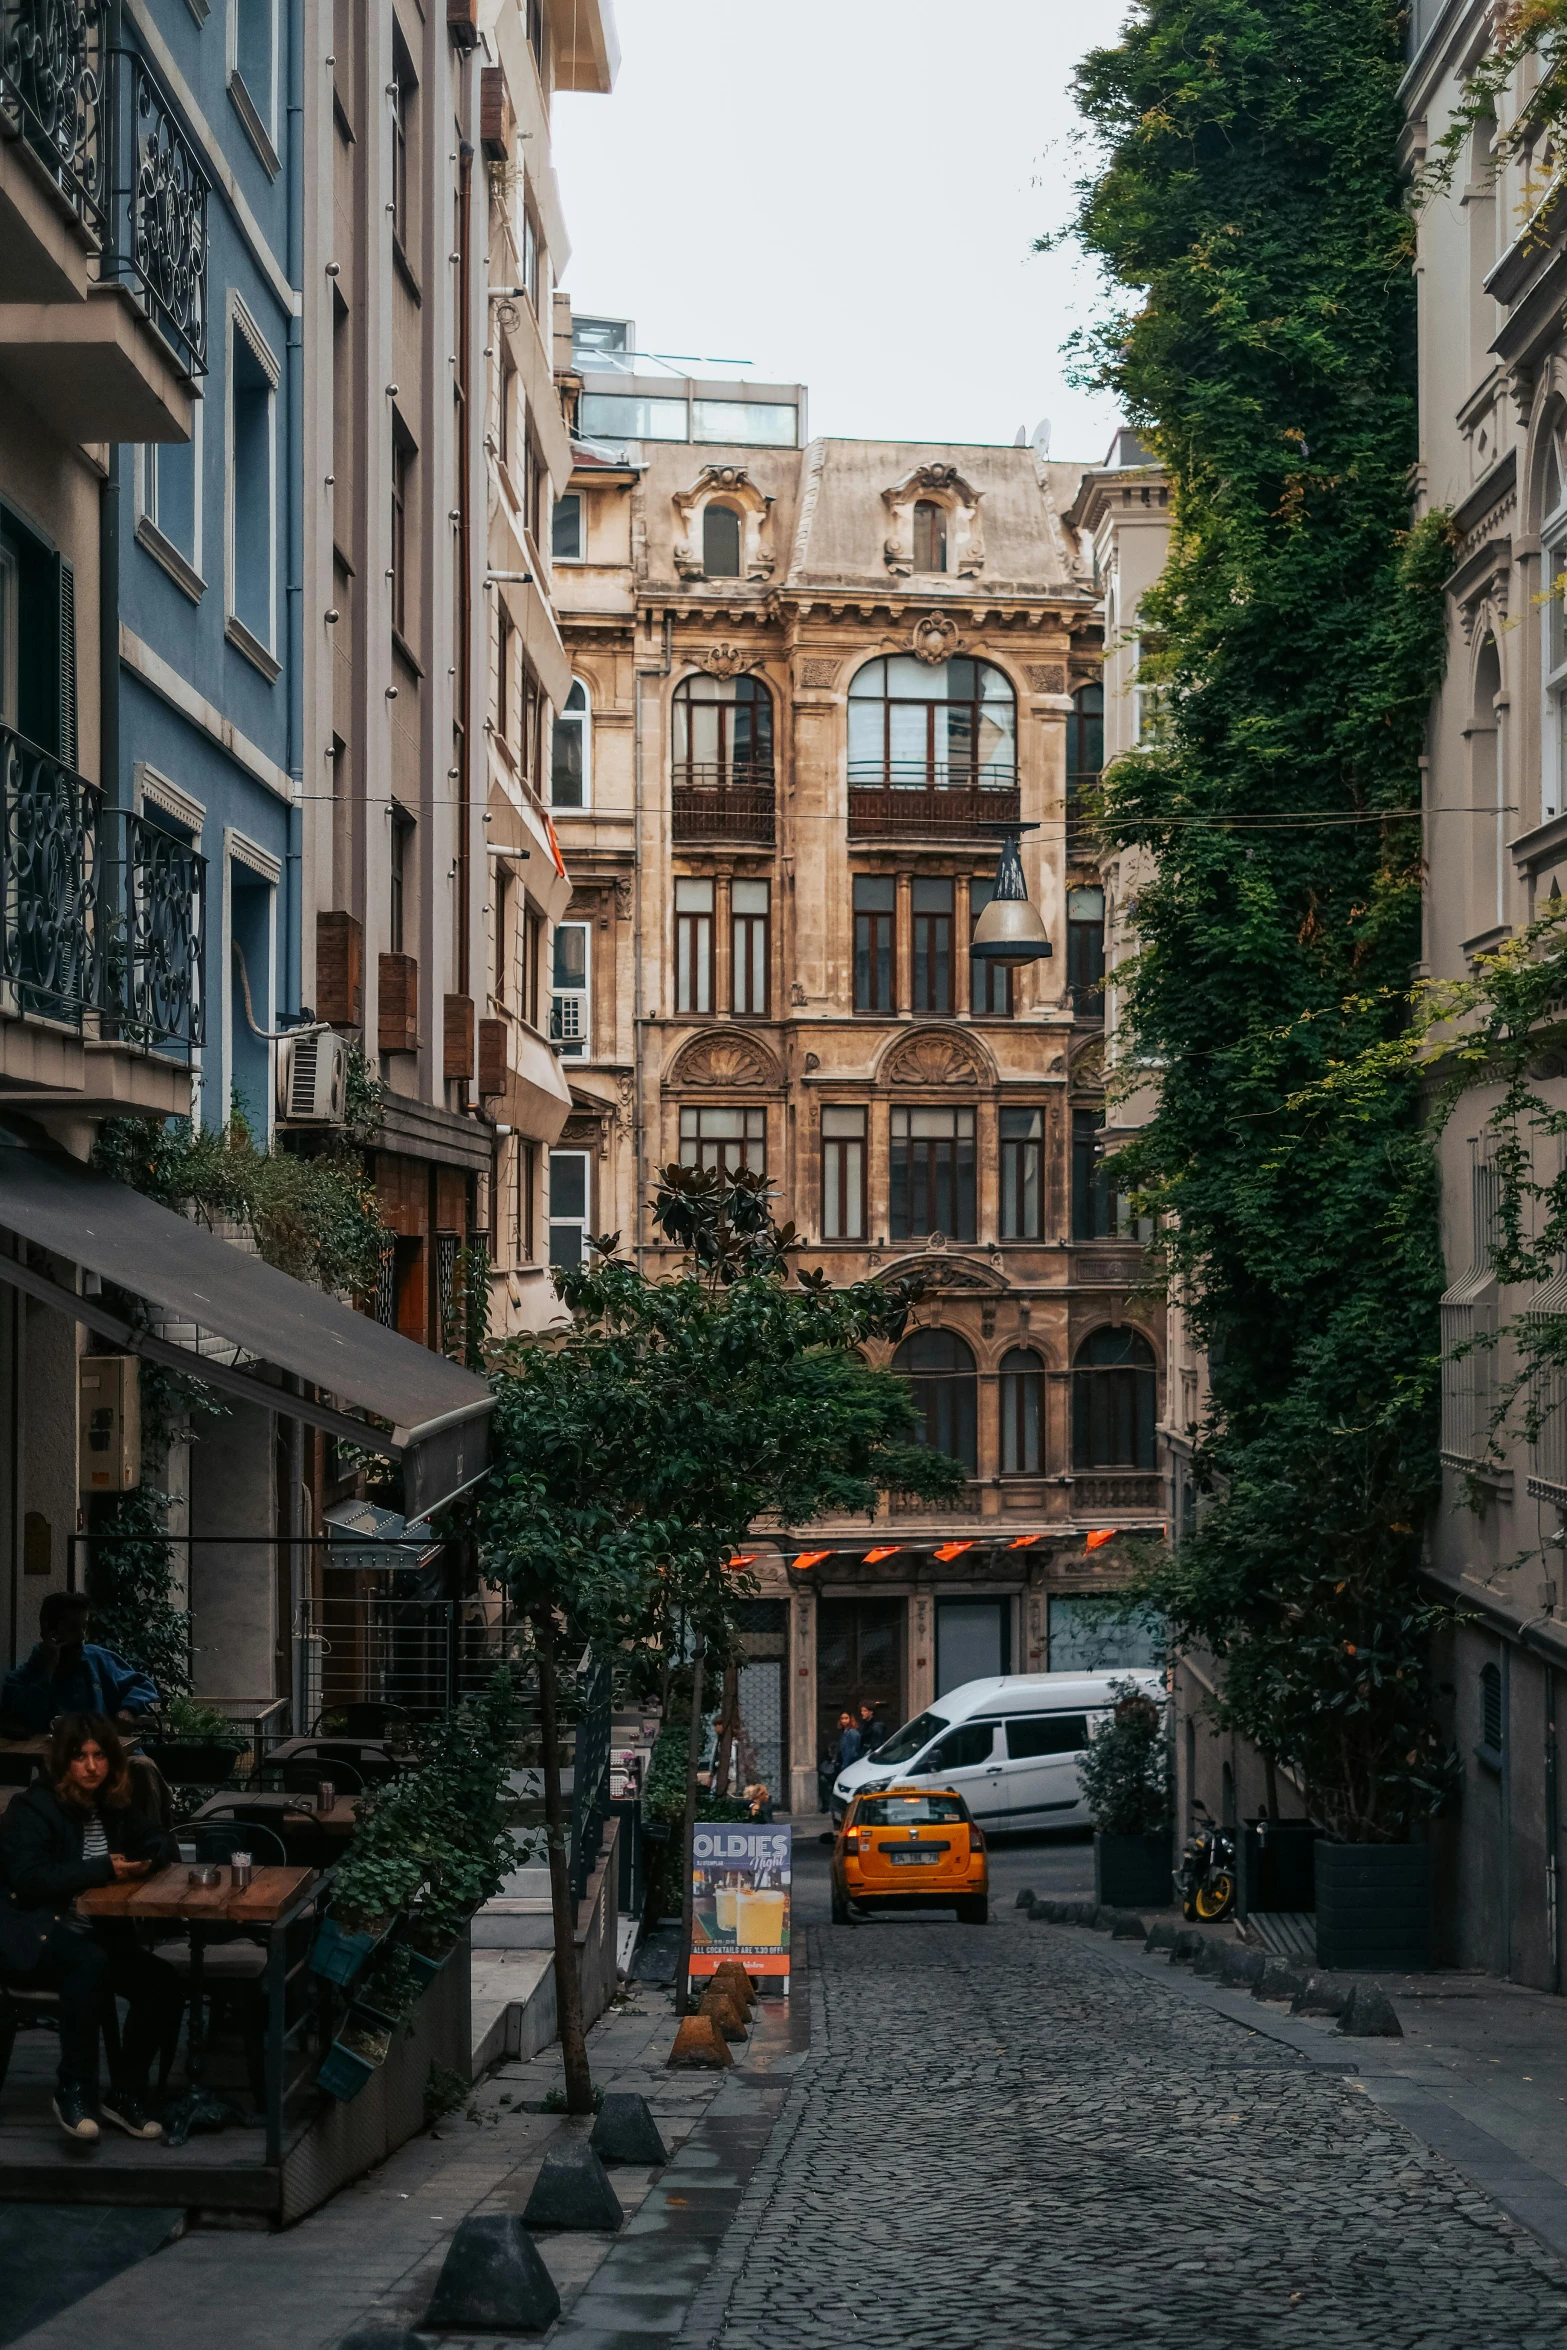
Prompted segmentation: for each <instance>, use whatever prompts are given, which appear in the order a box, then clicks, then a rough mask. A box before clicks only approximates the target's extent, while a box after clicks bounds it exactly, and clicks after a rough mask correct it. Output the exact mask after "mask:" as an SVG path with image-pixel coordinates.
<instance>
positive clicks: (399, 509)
mask: <svg viewBox="0 0 1567 2350" xmlns="http://www.w3.org/2000/svg"><path fill="white" fill-rule="evenodd" d="M418 461H419V449H418V444H417V442H416V441H415V440H414V437H413V435H412V433H411V432H410V431H409V430H408V427H407V425H406V424H405V423H404V422H403V419H402V417H401V416H400V415H399V414H398V412H397V410H396V409H395V408H394V409H393V410H392V453H391V465H390V468H389V478H388V486H389V488H390V492H391V501H392V517H391V519H392V547H391V565H390V569H391V575H392V576H391V590H392V593H391V607H392V633H393V634H394V636H396V637H397V638H398V639H399V641H400V642H401V643H403V644H405V645H407V644H411V642H412V632H411V631H410V628H409V598H408V591H409V583H410V580H411V579H412V576H413V568H412V565H411V564H410V561H409V528H410V510H411V509H414V508H415V501H416V497H417V489H416V483H417V474H416V471H415V468H416V467H417V465H418ZM413 519H414V522H415V525H417V514H416V512H415V514H414V517H413ZM496 601H497V603H498V602H499V601H500V599H499V598H497V599H496ZM508 618H509V615H508ZM417 625H418V613H417V612H415V614H414V626H415V628H417Z"/></svg>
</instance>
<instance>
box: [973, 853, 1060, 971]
mask: <svg viewBox="0 0 1567 2350" xmlns="http://www.w3.org/2000/svg"><path fill="white" fill-rule="evenodd" d="M985 830H986V831H987V832H999V833H1001V834H1003V835H1004V836H1005V837H1004V838H1003V840H1002V843H1001V854H1000V856H999V857H998V858H997V859H996V878H995V882H994V884H993V885H992V891H991V898H990V903H989V905H988V906H986V907H985V908H984V909H983V911H982V912H981V914H980V917H979V920H978V921H977V922H976V923H975V925H974V936H973V940H972V942H971V944H970V946H969V953H970V954H971V955H972V956H973V957H974V958H975V960H976V961H978V962H981V963H999V964H1000V965H1001V966H1002V967H1003V969H1006V970H1017V969H1019V968H1020V967H1021V966H1022V965H1023V964H1024V963H1038V962H1042V961H1043V960H1044V958H1045V956H1046V955H1048V954H1050V953H1052V952H1053V951H1054V950H1053V949H1052V947H1051V944H1050V940H1049V938H1048V937H1047V936H1046V934H1045V926H1044V923H1043V922H1042V921H1041V919H1040V916H1039V909H1038V907H1037V906H1033V905H1030V903H1029V897H1028V884H1027V882H1026V881H1025V880H1024V879H1023V860H1022V858H1021V857H1020V856H1019V855H1018V841H1019V839H1020V838H1021V836H1022V835H1023V834H1024V833H1025V832H1037V831H1038V830H1039V827H1038V825H1037V824H994V823H992V824H987V825H986V827H985Z"/></svg>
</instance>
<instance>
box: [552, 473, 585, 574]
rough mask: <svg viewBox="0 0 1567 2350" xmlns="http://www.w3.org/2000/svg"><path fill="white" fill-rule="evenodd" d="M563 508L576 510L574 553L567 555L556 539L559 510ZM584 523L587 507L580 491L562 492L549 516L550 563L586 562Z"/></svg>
mask: <svg viewBox="0 0 1567 2350" xmlns="http://www.w3.org/2000/svg"><path fill="white" fill-rule="evenodd" d="M564 506H571V507H574V508H575V509H576V518H577V527H576V540H577V545H576V551H575V553H573V554H569V555H568V554H566V553H565V552H564V551H563V549H562V548H561V547H560V546H559V545H558V544H557V538H556V534H557V532H558V531H559V529H560V522H561V509H562V507H564ZM586 522H587V506H586V503H585V501H584V499H583V495H582V492H581V491H580V490H563V491H562V492H561V494H560V496H559V497H558V498H557V499H556V500H555V504H554V508H553V511H552V512H551V515H550V561H551V562H552V563H585V562H586V561H587V559H588V555H587V544H588V540H587V531H586V528H585V527H584V526H585V524H586Z"/></svg>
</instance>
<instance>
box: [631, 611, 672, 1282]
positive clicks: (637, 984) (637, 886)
mask: <svg viewBox="0 0 1567 2350" xmlns="http://www.w3.org/2000/svg"><path fill="white" fill-rule="evenodd" d="M673 666H674V622H673V620H672V618H671V616H670V615H669V613H667V612H666V613H665V614H664V657H663V661H662V663H661V665H660V666H659V667H658V668H657V669H638V670H637V672H636V676H635V681H634V684H633V688H632V693H633V709H634V719H633V724H632V746H633V768H634V774H635V784H634V787H633V800H634V806H633V820H632V831H631V842H632V851H631V853H632V867H633V870H632V877H631V887H632V893H633V894H632V900H631V904H632V909H633V914H632V923H631V958H632V974H633V1003H632V1017H631V1056H632V1084H633V1086H634V1088H635V1093H636V1100H635V1103H634V1105H633V1122H632V1130H631V1229H632V1231H633V1233H634V1234H635V1235H636V1264H637V1271H638V1272H639V1273H640V1272H641V1271H642V1267H643V1258H644V1255H645V1253H646V1249H645V1243H644V1241H643V1238H642V1229H643V1227H642V1151H643V1143H644V1140H645V1133H646V1129H645V1120H644V1117H643V1109H642V1031H643V1020H644V1009H645V1006H646V1002H647V996H646V991H645V989H644V987H643V984H642V775H643V763H642V680H643V678H644V677H667V676H668V675H669V672H670V670H671V669H672V668H673Z"/></svg>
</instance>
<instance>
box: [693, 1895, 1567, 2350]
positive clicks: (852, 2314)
mask: <svg viewBox="0 0 1567 2350" xmlns="http://www.w3.org/2000/svg"><path fill="white" fill-rule="evenodd" d="M1039 1875H1040V1872H1039V1871H1038V1869H1037V1868H1036V1869H1035V1870H1034V1872H1033V1878H1034V1881H1036V1882H1037V1881H1038V1879H1039ZM810 1956H811V1975H810V1981H811V1985H812V1998H813V2028H814V2045H813V2049H812V2052H811V2055H810V2057H809V2058H808V2059H807V2061H806V2064H805V2066H804V2068H803V2070H802V2072H801V2074H800V2077H799V2079H798V2081H797V2083H796V2086H795V2089H794V2093H793V2095H792V2097H791V2099H790V2102H789V2105H788V2107H787V2109H786V2111H785V2114H784V2117H783V2120H782V2123H781V2126H780V2128H779V2131H778V2133H777V2135H776V2137H775V2140H774V2144H773V2146H772V2147H771V2149H770V2150H769V2155H768V2157H766V2158H764V2161H763V2163H762V2166H761V2167H760V2169H759V2171H758V2173H757V2176H756V2178H755V2180H754V2181H753V2183H752V2187H751V2191H750V2193H749V2194H748V2196H747V2198H746V2200H745V2203H744V2205H743V2207H742V2210H741V2212H740V2215H739V2219H738V2222H737V2225H736V2227H735V2229H734V2230H733V2231H732V2234H731V2237H730V2241H729V2243H728V2244H727V2245H726V2247H725V2250H724V2252H723V2253H721V2255H720V2258H719V2263H718V2266H717V2269H716V2270H715V2273H714V2276H713V2279H712V2282H711V2284H710V2286H709V2289H708V2292H707V2293H706V2294H705V2295H704V2296H703V2298H702V2301H701V2302H700V2303H699V2304H698V2307H697V2308H696V2309H695V2310H694V2311H693V2316H692V2322H691V2324H690V2326H689V2328H688V2331H687V2333H686V2336H685V2339H686V2340H687V2341H693V2342H694V2341H703V2342H708V2341H711V2342H716V2343H717V2344H719V2345H720V2346H721V2350H818V2346H819V2350H840V2346H841V2345H842V2344H843V2343H844V2342H846V2341H852V2342H854V2343H855V2344H856V2345H858V2346H860V2350H881V2346H882V2345H886V2346H887V2350H892V2346H894V2345H898V2346H900V2350H903V2346H911V2350H924V2346H925V2345H936V2344H938V2343H939V2344H940V2345H941V2350H965V2346H966V2345H969V2344H973V2345H976V2350H977V2346H978V2345H981V2344H984V2345H987V2350H994V2345H996V2344H999V2343H1007V2344H1013V2343H1015V2344H1018V2345H1023V2344H1027V2345H1029V2350H1057V2346H1060V2350H1068V2346H1071V2350H1078V2346H1080V2345H1083V2344H1090V2343H1111V2342H1114V2343H1117V2344H1123V2345H1138V2346H1139V2350H1156V2346H1157V2350H1173V2346H1175V2345H1181V2344H1187V2343H1193V2342H1204V2343H1220V2344H1225V2345H1233V2346H1234V2350H1272V2345H1274V2344H1280V2345H1283V2344H1291V2345H1296V2344H1298V2345H1302V2346H1306V2345H1309V2346H1310V2350H1329V2346H1332V2350H1338V2346H1339V2345H1350V2344H1354V2345H1360V2344H1364V2345H1367V2346H1370V2345H1376V2350H1490V2346H1492V2345H1494V2346H1496V2350H1514V2346H1522V2345H1525V2344H1546V2343H1550V2344H1553V2345H1554V2344H1567V2271H1564V2270H1563V2269H1562V2267H1561V2266H1560V2265H1559V2264H1558V2262H1557V2261H1556V2259H1555V2258H1554V2257H1553V2256H1552V2255H1551V2253H1549V2252H1548V2251H1547V2250H1546V2249H1545V2248H1544V2247H1543V2246H1542V2245H1541V2244H1539V2243H1538V2242H1537V2241H1536V2239H1535V2238H1534V2237H1533V2236H1532V2235H1530V2234H1529V2233H1528V2232H1527V2231H1526V2230H1524V2229H1522V2228H1520V2227H1519V2226H1518V2225H1517V2224H1516V2223H1515V2222H1514V2221H1513V2220H1511V2219H1510V2218H1509V2217H1508V2216H1507V2215H1506V2214H1505V2213H1504V2212H1503V2211H1501V2210H1500V2209H1499V2208H1498V2206H1497V2205H1496V2204H1494V2203H1493V2202H1492V2201H1491V2200H1490V2199H1489V2198H1488V2197H1486V2196H1484V2195H1482V2194H1480V2193H1479V2192H1477V2191H1476V2190H1475V2189H1474V2188H1473V2187H1472V2186H1471V2185H1470V2184H1469V2182H1468V2181H1467V2180H1466V2179H1465V2178H1463V2177H1462V2176H1461V2175H1460V2174H1459V2173H1458V2172H1457V2171H1456V2170H1455V2169H1454V2168H1453V2167H1452V2166H1451V2165H1450V2164H1449V2163H1448V2162H1446V2161H1445V2160H1444V2159H1443V2158H1442V2157H1440V2156H1438V2155H1436V2154H1433V2153H1430V2152H1429V2151H1427V2149H1426V2148H1425V2147H1423V2146H1422V2145H1420V2144H1418V2143H1417V2141H1416V2140H1415V2139H1413V2138H1412V2137H1410V2136H1409V2135H1408V2134H1407V2133H1406V2132H1405V2131H1404V2130H1403V2128H1402V2127H1400V2126H1399V2125H1398V2124H1397V2123H1394V2122H1391V2121H1389V2120H1388V2118H1387V2117H1386V2116H1385V2115H1384V2114H1382V2113H1380V2112H1379V2111H1378V2110H1377V2108H1376V2106H1375V2105H1374V2104H1373V2103H1372V2101H1371V2099H1370V2097H1369V2096H1368V2095H1367V2094H1366V2093H1365V2091H1364V2090H1362V2089H1360V2088H1357V2087H1355V2086H1353V2085H1352V2084H1351V2082H1350V2081H1349V2079H1348V2078H1346V2077H1345V2076H1347V2075H1348V2074H1349V2073H1350V2072H1351V2071H1352V2069H1353V2060H1352V2057H1351V2055H1350V2052H1349V2051H1348V2050H1347V2049H1346V2052H1345V2057H1344V2063H1343V2073H1342V2074H1341V2073H1340V2072H1338V2071H1337V2070H1336V2069H1333V2064H1332V2060H1331V2058H1330V2061H1329V2065H1328V2066H1327V2067H1322V2066H1320V2065H1319V2064H1314V2063H1313V2062H1312V2061H1311V2060H1310V2059H1309V2058H1307V2057H1306V2056H1303V2055H1300V2054H1297V2053H1296V2052H1294V2051H1293V2050H1291V2049H1290V2048H1288V2047H1285V2046H1282V2045H1280V2044H1279V2043H1278V2042H1277V2041H1274V2040H1270V2039H1269V2038H1267V2037H1266V2036H1265V2035H1263V2034H1262V2033H1260V2032H1253V2031H1249V2030H1247V2028H1246V2027H1245V2025H1244V2024H1242V2023H1239V2022H1236V2021H1231V2020H1230V2019H1229V2018H1228V2017H1225V2016H1221V2015H1217V2014H1215V2013H1213V2012H1211V2011H1210V2010H1208V2009H1205V2008H1203V2007H1201V2006H1198V2005H1195V2004H1194V2003H1193V2002H1192V2001H1191V1999H1190V1998H1188V1997H1186V1996H1183V1993H1182V1990H1181V1989H1180V1987H1179V1985H1178V1982H1177V1981H1175V1980H1172V1982H1171V1984H1170V1986H1169V1987H1168V1988H1166V1987H1165V1985H1164V1984H1163V1983H1162V1982H1161V1981H1160V1979H1159V1978H1158V1976H1157V1975H1156V1974H1153V1973H1152V1972H1151V1971H1148V1972H1144V1971H1141V1970H1138V1971H1133V1970H1132V1969H1130V1968H1128V1967H1127V1965H1126V1964H1125V1963H1124V1962H1123V1961H1122V1960H1121V1959H1120V1958H1118V1957H1112V1955H1111V1954H1110V1952H1109V1950H1108V1949H1107V1948H1106V1946H1105V1945H1104V1943H1102V1942H1101V1941H1099V1940H1098V1939H1097V1938H1091V1937H1089V1936H1088V1935H1087V1934H1084V1933H1074V1932H1073V1931H1071V1930H1070V1929H1059V1928H1055V1927H1050V1926H1040V1925H1032V1924H1029V1923H1027V1922H1025V1921H1024V1920H1023V1919H1022V1918H1020V1917H1019V1915H1018V1913H1017V1912H1016V1911H1014V1910H1012V1909H1010V1908H1007V1909H1001V1910H999V1911H998V1913H997V1914H996V1915H995V1917H994V1919H993V1922H992V1924H991V1925H990V1926H989V1927H988V1928H987V1929H985V1930H976V1929H974V1928H968V1927H963V1926H959V1925H956V1924H949V1923H947V1922H946V1921H945V1920H944V1919H941V1918H934V1917H933V1918H932V1919H931V1920H930V1921H929V1922H913V1921H908V1922H905V1921H897V1922H894V1921H891V1920H877V1921H874V1922H868V1923H865V1924H861V1925H857V1926H852V1927H849V1928H842V1927H839V1928H832V1927H828V1926H819V1927H815V1928H813V1929H812V1931H811V1936H810ZM1328 2053H1329V2051H1328V2049H1326V2048H1325V2050H1324V2054H1325V2055H1328ZM725 2296H727V2302H726V2305H725V2298H724V2297H725Z"/></svg>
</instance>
